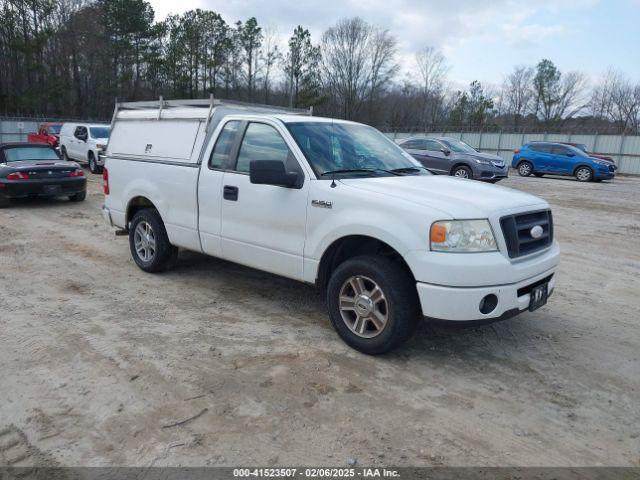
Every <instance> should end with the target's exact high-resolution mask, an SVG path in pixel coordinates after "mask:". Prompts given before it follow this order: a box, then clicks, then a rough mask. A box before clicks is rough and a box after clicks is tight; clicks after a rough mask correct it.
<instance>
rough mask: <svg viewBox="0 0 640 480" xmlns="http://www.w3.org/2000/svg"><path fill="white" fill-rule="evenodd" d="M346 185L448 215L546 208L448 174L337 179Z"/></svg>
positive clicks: (475, 215)
mask: <svg viewBox="0 0 640 480" xmlns="http://www.w3.org/2000/svg"><path fill="white" fill-rule="evenodd" d="M341 183H343V184H344V185H346V186H349V187H351V188H357V189H359V190H366V191H369V192H372V193H375V194H377V195H387V196H389V197H394V198H398V199H401V200H404V201H406V202H411V203H415V204H418V205H421V206H424V207H428V208H432V209H437V210H440V211H441V212H443V213H445V214H447V215H449V216H450V217H451V218H487V217H489V216H491V215H493V214H495V213H497V212H502V211H506V210H509V211H517V210H525V209H526V208H527V207H536V208H537V209H538V208H548V207H549V205H548V204H547V202H545V201H544V200H542V199H541V198H539V197H536V196H534V195H530V194H528V193H523V192H520V191H518V190H513V189H511V188H506V187H500V186H497V185H491V184H486V183H481V182H478V181H476V180H465V179H460V178H454V177H448V176H439V175H432V176H426V175H425V176H417V175H416V176H409V175H407V176H398V177H382V178H357V179H343V180H341Z"/></svg>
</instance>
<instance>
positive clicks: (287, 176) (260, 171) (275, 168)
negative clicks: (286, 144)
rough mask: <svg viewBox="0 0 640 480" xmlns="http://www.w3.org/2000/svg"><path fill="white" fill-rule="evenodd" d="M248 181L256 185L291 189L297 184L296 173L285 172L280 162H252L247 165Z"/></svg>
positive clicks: (282, 163)
mask: <svg viewBox="0 0 640 480" xmlns="http://www.w3.org/2000/svg"><path fill="white" fill-rule="evenodd" d="M249 179H250V180H251V183H255V184H258V185H275V186H278V187H287V188H293V187H295V186H296V184H297V183H298V174H297V173H296V172H287V171H286V170H285V168H284V162H281V161H280V160H252V161H251V163H249Z"/></svg>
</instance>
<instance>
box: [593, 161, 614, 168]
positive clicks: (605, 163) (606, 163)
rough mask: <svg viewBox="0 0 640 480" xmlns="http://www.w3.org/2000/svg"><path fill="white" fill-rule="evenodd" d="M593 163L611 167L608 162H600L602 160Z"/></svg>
mask: <svg viewBox="0 0 640 480" xmlns="http://www.w3.org/2000/svg"><path fill="white" fill-rule="evenodd" d="M595 162H596V163H597V164H598V165H602V166H603V167H608V166H609V165H611V164H610V163H609V162H604V161H602V160H595Z"/></svg>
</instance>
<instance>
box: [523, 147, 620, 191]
mask: <svg viewBox="0 0 640 480" xmlns="http://www.w3.org/2000/svg"><path fill="white" fill-rule="evenodd" d="M514 154H515V155H514V156H513V161H512V162H511V166H512V167H513V168H516V169H517V170H518V173H519V174H520V175H521V176H523V177H528V176H529V175H532V174H533V175H535V176H536V177H541V176H542V175H544V174H545V173H548V174H551V175H570V176H574V177H576V179H577V180H578V181H579V182H590V181H597V182H599V181H601V180H607V179H612V178H613V177H614V176H615V169H616V167H615V164H614V163H613V162H610V161H607V160H603V159H601V158H596V157H590V156H589V154H588V153H585V152H583V151H582V150H580V149H578V148H576V147H573V146H571V145H566V144H562V143H552V142H531V143H527V144H526V145H523V146H522V147H521V148H519V149H516V150H515V151H514Z"/></svg>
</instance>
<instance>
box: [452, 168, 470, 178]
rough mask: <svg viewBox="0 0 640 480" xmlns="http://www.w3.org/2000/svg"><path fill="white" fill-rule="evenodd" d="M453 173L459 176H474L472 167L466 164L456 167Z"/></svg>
mask: <svg viewBox="0 0 640 480" xmlns="http://www.w3.org/2000/svg"><path fill="white" fill-rule="evenodd" d="M451 175H453V176H454V177H458V178H473V172H472V171H471V169H470V168H469V167H466V166H464V165H461V166H459V167H456V168H454V169H453V172H451Z"/></svg>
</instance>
